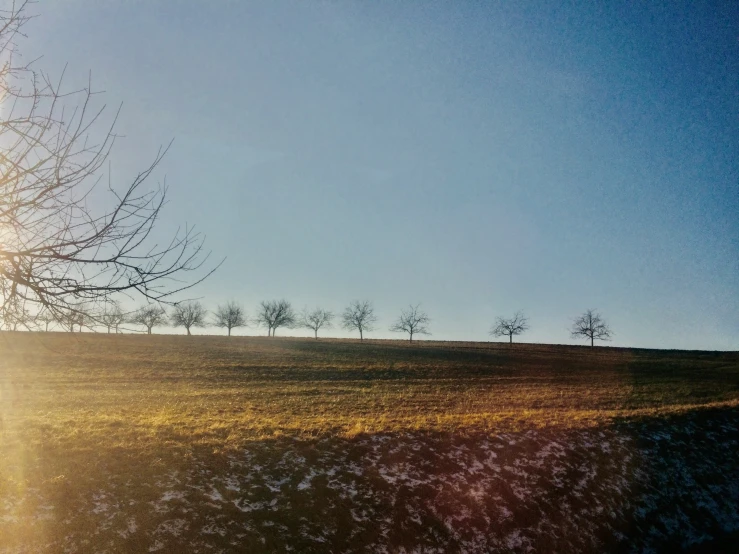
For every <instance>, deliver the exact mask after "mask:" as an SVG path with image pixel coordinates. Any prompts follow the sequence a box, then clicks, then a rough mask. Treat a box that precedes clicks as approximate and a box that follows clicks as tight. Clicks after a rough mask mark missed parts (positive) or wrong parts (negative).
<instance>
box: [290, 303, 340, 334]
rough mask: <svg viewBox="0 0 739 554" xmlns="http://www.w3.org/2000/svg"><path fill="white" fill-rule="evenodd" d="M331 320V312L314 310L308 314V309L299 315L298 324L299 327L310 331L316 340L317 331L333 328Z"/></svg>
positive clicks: (332, 316) (332, 315)
mask: <svg viewBox="0 0 739 554" xmlns="http://www.w3.org/2000/svg"><path fill="white" fill-rule="evenodd" d="M333 319H334V314H333V312H330V311H328V310H324V309H321V308H316V309H315V310H313V311H310V312H309V311H308V308H305V309H304V310H303V312H302V313H301V314H300V320H299V322H298V324H299V325H300V327H304V328H306V329H312V330H313V334H314V335H315V337H316V339H318V331H319V330H320V329H322V328H326V329H330V328H331V327H332V326H333V324H332V321H333Z"/></svg>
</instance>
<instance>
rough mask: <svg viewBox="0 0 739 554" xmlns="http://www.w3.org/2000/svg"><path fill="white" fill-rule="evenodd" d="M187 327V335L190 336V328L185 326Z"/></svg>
mask: <svg viewBox="0 0 739 554" xmlns="http://www.w3.org/2000/svg"><path fill="white" fill-rule="evenodd" d="M185 329H187V336H188V337H189V336H190V328H189V327H185Z"/></svg>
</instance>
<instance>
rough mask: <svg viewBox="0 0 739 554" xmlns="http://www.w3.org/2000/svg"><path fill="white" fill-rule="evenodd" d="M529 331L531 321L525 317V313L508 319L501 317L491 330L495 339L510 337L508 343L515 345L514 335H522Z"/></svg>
mask: <svg viewBox="0 0 739 554" xmlns="http://www.w3.org/2000/svg"><path fill="white" fill-rule="evenodd" d="M528 329H529V319H528V318H527V317H525V316H524V315H523V312H516V314H515V315H514V316H513V317H512V318H510V319H506V318H503V317H499V318H498V319H496V320H495V325H494V326H493V328H492V329H490V334H491V335H493V336H495V337H508V342H509V343H513V335H520V334H521V333H523V332H524V331H528Z"/></svg>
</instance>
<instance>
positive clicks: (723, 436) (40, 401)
mask: <svg viewBox="0 0 739 554" xmlns="http://www.w3.org/2000/svg"><path fill="white" fill-rule="evenodd" d="M738 426H739V354H737V353H713V352H682V351H654V350H629V349H614V348H595V349H590V348H587V347H567V346H547V345H519V344H514V345H508V344H504V343H443V342H428V341H424V342H419V343H414V344H413V345H409V344H407V343H405V342H399V341H365V342H364V343H360V342H359V341H350V340H320V341H315V340H313V339H290V338H245V337H233V338H226V337H213V336H209V337H185V336H133V335H118V336H116V335H95V334H75V335H71V334H57V333H0V461H1V462H2V463H1V465H0V553H4V552H38V551H42V552H45V551H48V552H65V551H66V552H146V551H152V552H156V551H159V552H226V551H248V552H260V551H265V552H272V551H290V550H292V551H296V552H345V551H351V552H363V551H371V552H379V551H386V552H412V551H416V552H434V551H438V552H454V551H460V552H490V551H522V552H523V551H537V552H542V551H544V552H546V551H592V552H601V551H630V550H632V549H636V550H641V549H643V548H658V549H659V548H672V549H688V550H689V549H696V548H702V546H701V545H703V547H705V548H710V545H716V544H719V543H712V542H710V541H712V540H719V541H721V540H724V541H726V540H731V538H736V535H732V533H736V532H737V531H738V530H739V462H737V460H736V458H737V456H736V453H735V452H736V451H737V449H739V442H737V441H738V440H739V431H737V427H738ZM732 449H733V450H732ZM727 537H728V538H727Z"/></svg>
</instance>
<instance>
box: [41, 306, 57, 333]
mask: <svg viewBox="0 0 739 554" xmlns="http://www.w3.org/2000/svg"><path fill="white" fill-rule="evenodd" d="M36 321H38V322H39V323H43V325H44V331H45V332H47V333H48V332H49V325H51V324H52V323H55V322H56V321H57V317H56V316H55V315H54V314H53V313H51V312H50V311H48V310H44V311H42V312H41V313H40V314H38V315H37V316H36Z"/></svg>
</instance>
